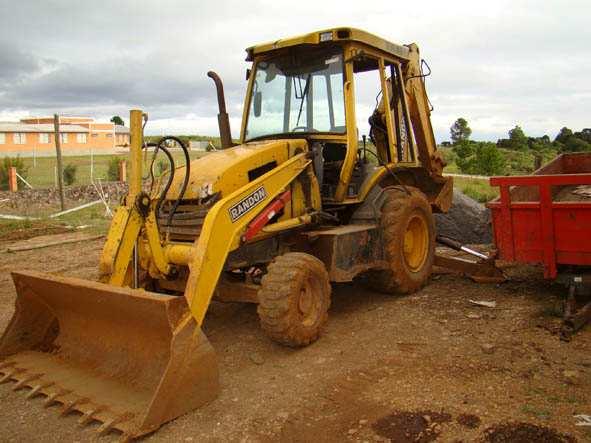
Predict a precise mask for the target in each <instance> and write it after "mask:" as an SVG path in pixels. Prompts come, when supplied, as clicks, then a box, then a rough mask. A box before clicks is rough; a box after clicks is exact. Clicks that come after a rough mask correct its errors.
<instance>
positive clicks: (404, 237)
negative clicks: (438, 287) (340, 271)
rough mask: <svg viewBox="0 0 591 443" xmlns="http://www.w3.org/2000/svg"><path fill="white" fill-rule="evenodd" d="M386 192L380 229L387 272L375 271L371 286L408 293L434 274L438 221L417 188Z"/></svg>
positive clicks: (392, 291)
mask: <svg viewBox="0 0 591 443" xmlns="http://www.w3.org/2000/svg"><path fill="white" fill-rule="evenodd" d="M406 189H407V190H408V191H409V193H410V195H409V194H408V193H407V192H406V191H405V190H404V188H402V187H401V186H396V187H393V188H392V189H390V190H387V191H386V192H387V195H386V200H385V202H384V205H383V206H382V216H381V227H382V234H383V241H384V254H385V255H386V259H387V262H388V265H389V266H388V269H387V270H380V271H372V272H370V273H369V275H368V283H369V285H370V286H371V287H372V288H373V289H376V290H378V291H380V292H387V293H400V294H408V293H411V292H415V291H417V290H418V289H420V288H421V287H422V286H423V285H424V284H425V282H426V281H427V280H428V279H429V277H430V275H431V270H432V268H433V260H434V258H435V222H434V220H433V214H432V213H431V206H430V205H429V202H428V201H427V198H426V197H425V195H424V194H423V193H422V192H421V191H419V190H418V189H417V188H413V187H409V186H406Z"/></svg>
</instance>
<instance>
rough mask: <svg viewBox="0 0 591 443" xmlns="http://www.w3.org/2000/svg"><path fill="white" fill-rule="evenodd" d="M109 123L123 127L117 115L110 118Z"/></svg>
mask: <svg viewBox="0 0 591 443" xmlns="http://www.w3.org/2000/svg"><path fill="white" fill-rule="evenodd" d="M111 123H114V124H116V125H121V126H125V122H124V121H123V119H122V118H121V117H119V116H118V115H114V116H113V117H112V118H111Z"/></svg>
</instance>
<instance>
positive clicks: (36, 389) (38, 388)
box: [26, 382, 55, 399]
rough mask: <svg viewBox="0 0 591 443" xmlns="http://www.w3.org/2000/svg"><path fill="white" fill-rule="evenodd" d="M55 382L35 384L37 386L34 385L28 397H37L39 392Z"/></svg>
mask: <svg viewBox="0 0 591 443" xmlns="http://www.w3.org/2000/svg"><path fill="white" fill-rule="evenodd" d="M54 384H55V383H53V382H48V383H44V384H42V385H35V386H33V389H31V392H29V393H28V394H27V397H26V398H27V399H31V398H33V397H35V396H36V395H37V394H39V392H40V391H41V390H42V389H47V388H49V387H51V386H53V385H54Z"/></svg>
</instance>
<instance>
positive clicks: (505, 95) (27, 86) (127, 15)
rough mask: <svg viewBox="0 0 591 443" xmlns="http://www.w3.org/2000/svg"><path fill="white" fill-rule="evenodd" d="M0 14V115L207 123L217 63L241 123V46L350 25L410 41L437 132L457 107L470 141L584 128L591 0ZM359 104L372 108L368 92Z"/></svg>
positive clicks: (177, 4)
mask: <svg viewBox="0 0 591 443" xmlns="http://www.w3.org/2000/svg"><path fill="white" fill-rule="evenodd" d="M0 17H3V20H2V22H3V23H2V26H1V27H0V121H5V120H15V119H17V118H20V117H22V116H26V115H39V114H53V113H54V112H59V113H63V114H76V115H80V114H81V115H91V116H95V117H97V118H100V119H109V118H110V117H111V116H112V115H115V114H119V115H121V116H123V117H124V118H125V119H127V115H128V111H129V109H131V108H133V107H140V108H142V109H144V110H145V111H147V112H148V113H149V115H150V123H149V125H148V128H147V129H148V132H149V133H156V134H159V133H161V132H162V133H177V134H178V133H197V134H208V135H216V134H217V119H216V114H217V106H216V101H215V100H216V99H215V90H214V88H213V83H212V82H211V80H210V79H209V78H207V77H206V72H207V71H208V70H210V69H213V70H215V71H217V72H218V73H219V74H220V76H221V77H222V78H223V80H224V82H225V88H226V94H227V100H228V109H229V113H230V115H231V117H232V128H233V132H234V134H235V135H237V133H238V130H239V121H240V118H241V111H242V104H243V100H244V90H245V86H246V84H245V81H244V74H245V69H246V68H247V63H246V62H244V57H245V52H244V48H245V47H247V46H250V45H252V44H256V43H260V42H263V41H269V40H274V39H277V38H281V37H285V36H291V35H297V34H301V33H304V32H309V31H314V30H318V29H322V28H327V27H332V26H354V27H358V28H362V29H365V30H368V31H370V32H373V33H375V34H378V35H380V36H382V37H385V38H387V39H389V40H391V41H394V42H398V43H410V42H417V43H418V44H419V47H420V48H421V53H422V56H423V57H424V58H425V59H426V60H427V61H428V63H429V65H430V66H431V69H432V70H433V74H432V75H431V76H430V77H429V78H428V79H427V87H428V92H429V95H430V98H431V102H432V103H433V105H434V107H435V111H434V113H433V117H432V118H433V125H434V128H435V133H436V136H437V139H438V140H439V141H442V140H446V139H448V138H449V126H450V125H451V124H452V123H453V121H454V120H455V119H456V118H457V117H460V116H463V117H465V118H467V119H468V121H469V123H470V125H471V127H472V129H473V138H477V139H490V140H496V139H497V138H499V137H502V136H505V135H506V133H507V131H508V130H509V129H510V128H511V127H513V126H515V125H516V124H519V125H520V126H521V127H522V128H523V129H524V130H525V131H526V133H528V134H529V135H543V134H546V133H547V134H549V135H551V136H552V137H553V136H554V135H555V134H556V133H557V132H558V130H559V129H560V128H561V127H562V126H565V125H566V126H568V127H571V128H573V129H581V128H583V127H591V118H590V117H589V112H588V111H589V109H590V108H591V82H590V81H589V80H588V79H589V76H590V74H591V57H590V56H591V49H590V48H589V42H591V26H589V19H590V17H591V3H590V2H589V1H588V0H581V1H579V0H563V1H558V0H557V1H552V0H545V1H541V0H538V1H519V0H513V1H504V0H497V1H495V2H475V1H453V0H448V1H445V2H443V1H422V2H412V1H411V2H409V1H404V2H402V1H394V0H388V1H371V0H367V1H363V2H354V3H351V4H350V3H349V2H345V1H342V0H338V1H333V0H323V1H318V0H311V1H309V0H298V1H297V2H280V1H267V0H256V1H236V2H231V1H225V0H216V1H206V0H193V1H175V0H167V1H161V0H160V1H152V0H143V1H141V2H140V1H125V0H119V1H109V0H102V1H97V2H87V1H59V0H52V1H49V0H36V1H33V0H24V1H20V2H15V1H12V0H0ZM361 105H362V109H367V110H368V112H369V110H370V107H371V102H370V101H369V100H366V101H365V102H364V103H362V104H361ZM360 120H362V122H360V130H361V132H364V128H363V126H364V123H363V122H364V121H365V120H366V116H363V118H360Z"/></svg>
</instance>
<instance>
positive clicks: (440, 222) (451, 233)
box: [435, 189, 492, 244]
mask: <svg viewBox="0 0 591 443" xmlns="http://www.w3.org/2000/svg"><path fill="white" fill-rule="evenodd" d="M435 224H436V227H437V233H438V234H439V235H444V236H446V237H451V238H454V239H456V240H458V241H460V242H462V243H465V244H482V243H491V242H492V229H491V220H490V210H489V209H487V208H486V207H485V206H484V205H483V204H482V203H479V202H477V201H476V200H473V199H471V198H470V197H468V196H467V195H465V194H463V193H462V192H461V191H459V190H457V189H454V195H453V201H452V206H451V209H450V210H449V211H448V213H447V214H435Z"/></svg>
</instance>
